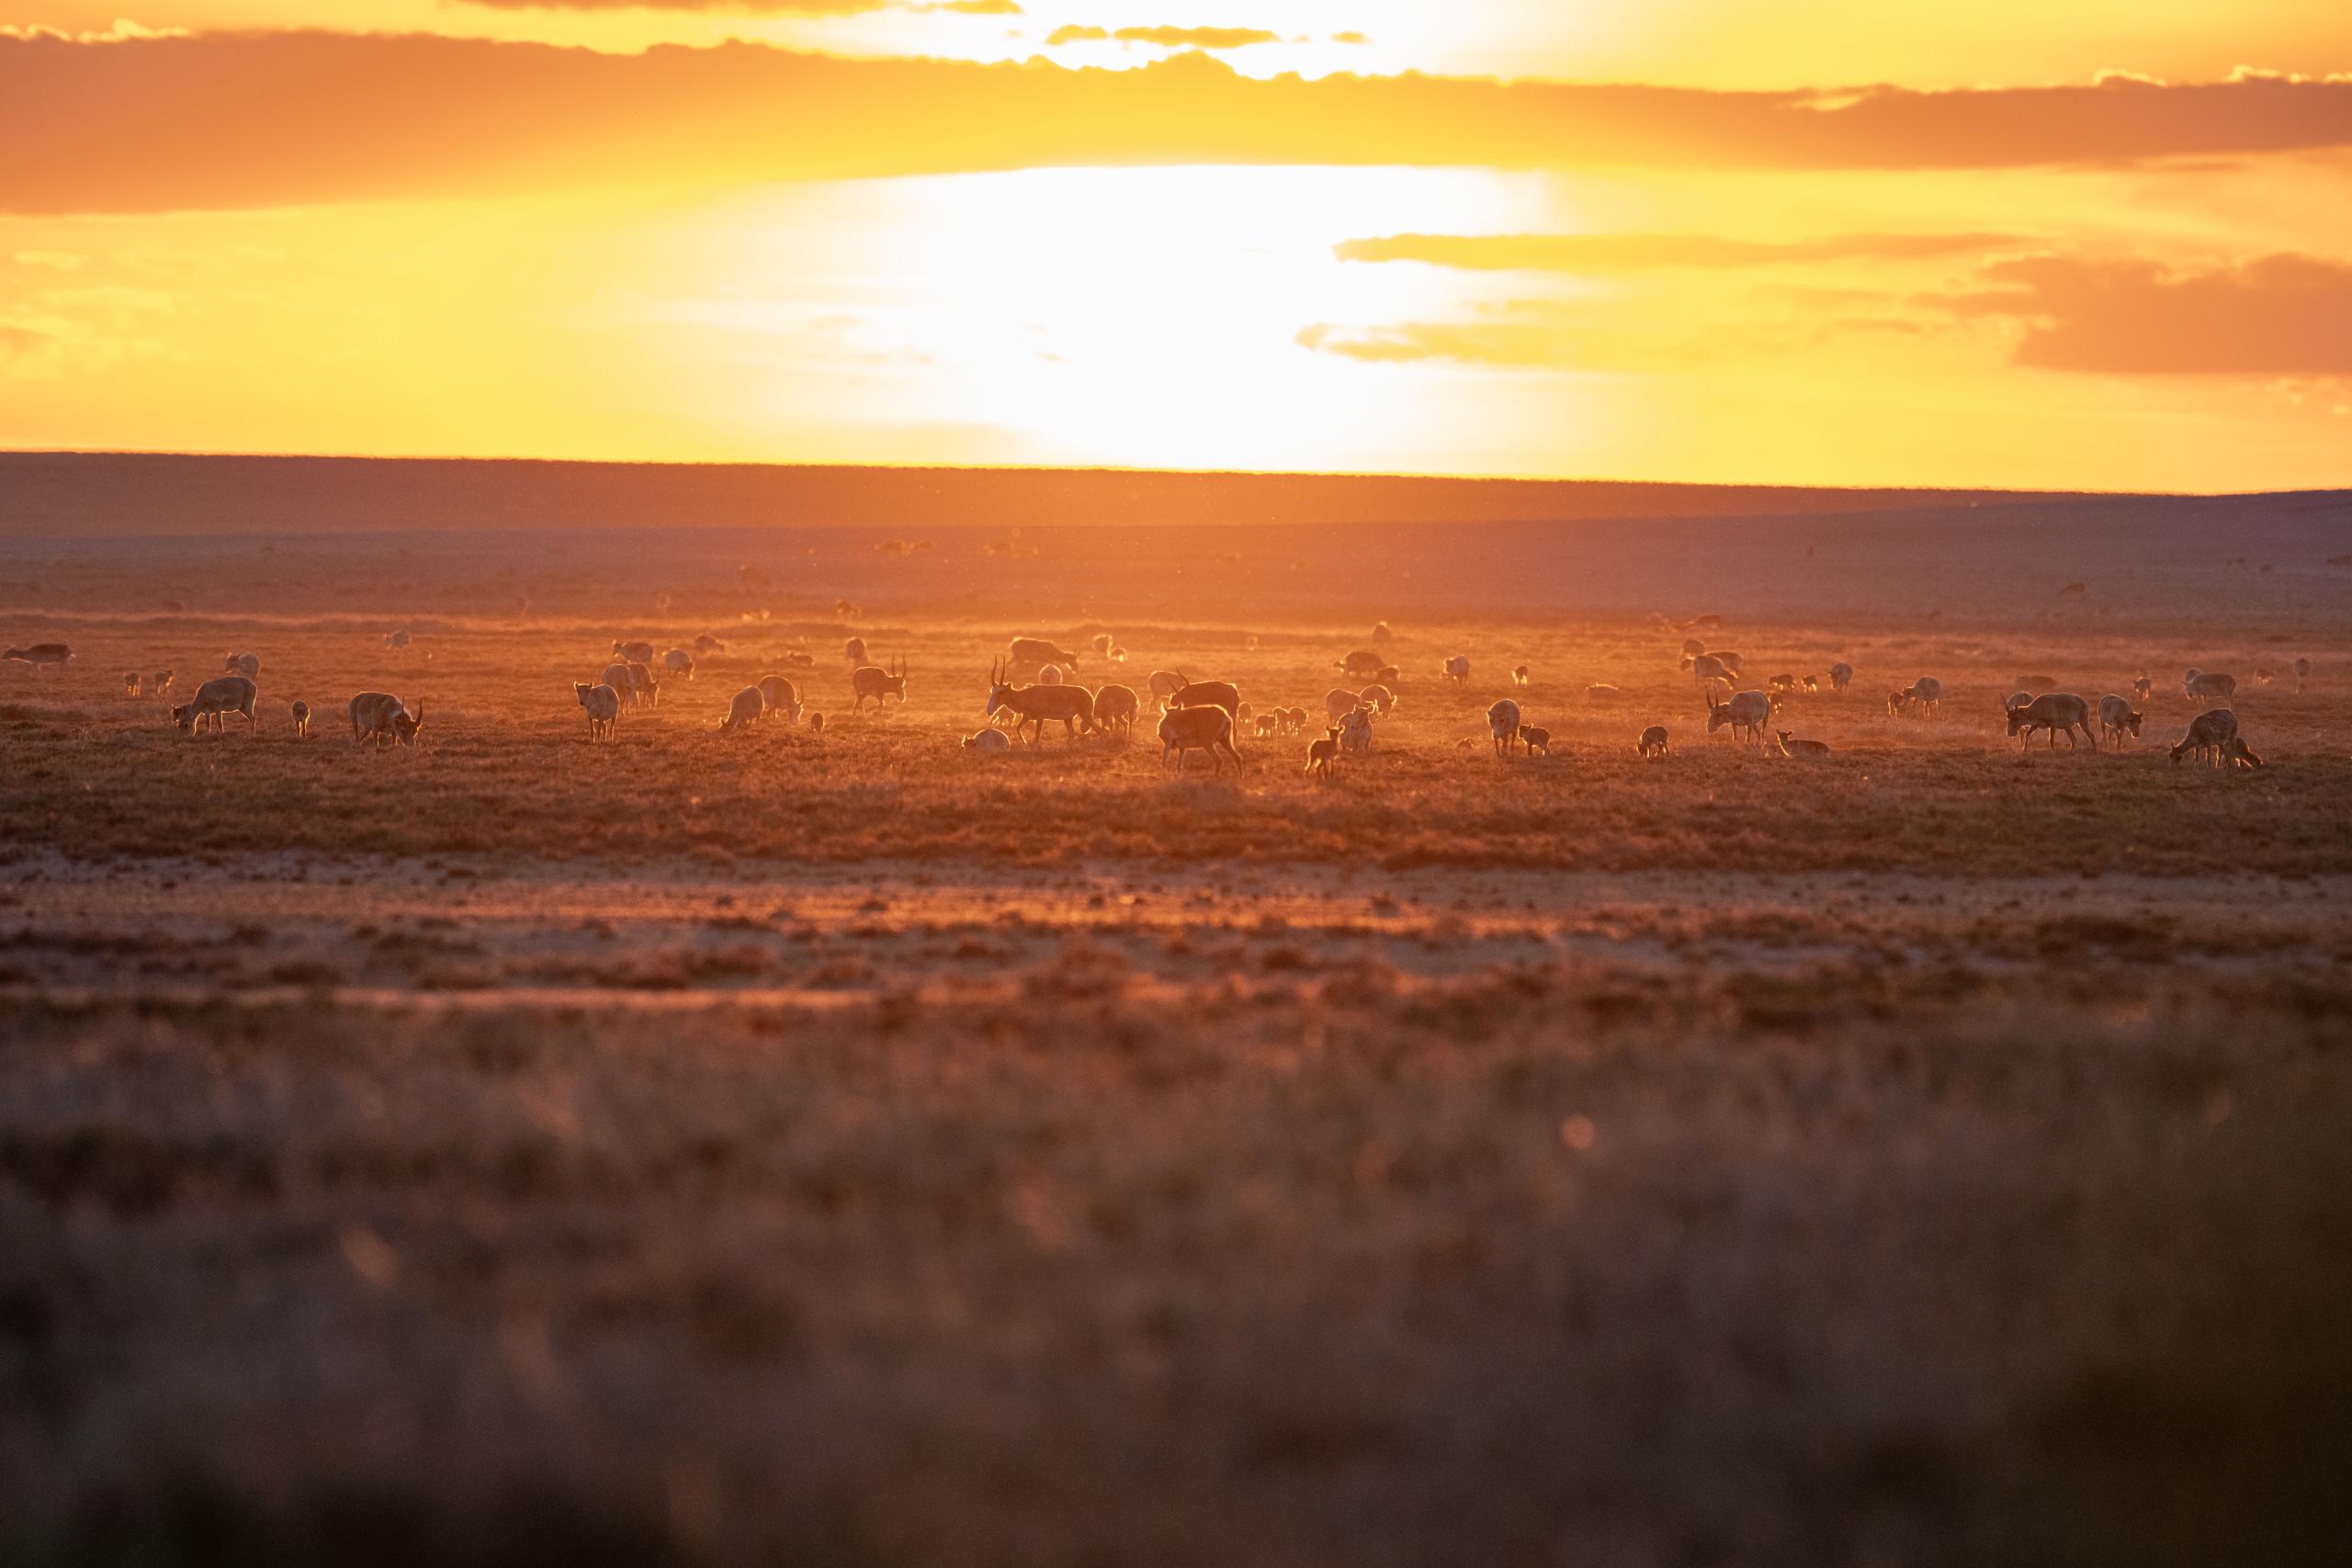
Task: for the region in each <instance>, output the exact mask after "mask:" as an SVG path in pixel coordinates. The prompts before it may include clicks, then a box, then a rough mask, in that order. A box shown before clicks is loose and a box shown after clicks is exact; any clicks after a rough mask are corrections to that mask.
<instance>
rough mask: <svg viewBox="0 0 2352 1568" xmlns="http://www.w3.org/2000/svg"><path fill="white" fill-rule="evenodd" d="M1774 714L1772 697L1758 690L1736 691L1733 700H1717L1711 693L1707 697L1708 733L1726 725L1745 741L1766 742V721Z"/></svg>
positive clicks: (1759, 743) (1760, 743)
mask: <svg viewBox="0 0 2352 1568" xmlns="http://www.w3.org/2000/svg"><path fill="white" fill-rule="evenodd" d="M1771 716H1772V699H1771V698H1770V697H1768V696H1766V695H1765V694H1763V693H1761V692H1758V691H1746V692H1735V693H1734V694H1732V698H1731V701H1729V702H1727V703H1719V702H1717V701H1716V700H1715V699H1714V697H1713V694H1710V695H1709V696H1708V698H1707V733H1708V734H1710V735H1713V733H1714V732H1715V731H1716V730H1718V729H1721V728H1724V726H1725V725H1729V726H1730V727H1731V730H1732V733H1733V734H1734V735H1736V736H1738V737H1739V738H1740V739H1741V740H1743V741H1751V740H1752V741H1754V742H1755V743H1756V744H1757V745H1758V746H1761V745H1762V744H1763V743H1764V721H1765V720H1766V719H1769V718H1770V717H1771Z"/></svg>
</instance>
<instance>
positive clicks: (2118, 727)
mask: <svg viewBox="0 0 2352 1568" xmlns="http://www.w3.org/2000/svg"><path fill="white" fill-rule="evenodd" d="M2146 716H2147V715H2145V714H2143V713H2142V712H2141V711H2140V710H2139V709H2138V708H2135V707H2133V706H2132V705H2131V704H2130V703H2127V702H2125V701H2124V700H2123V699H2122V698H2121V697H2119V696H2117V695H2115V694H2113V693H2109V694H2108V695H2106V696H2103V697H2101V698H2099V700H2098V737H2099V739H2100V740H2101V741H2103V742H2107V743H2109V744H2111V745H2114V746H2117V747H2120V746H2121V745H2122V744H2123V738H2124V736H2126V735H2130V736H2131V739H2134V740H2137V739H2139V738H2140V721H2141V720H2142V719H2143V718H2145V717H2146Z"/></svg>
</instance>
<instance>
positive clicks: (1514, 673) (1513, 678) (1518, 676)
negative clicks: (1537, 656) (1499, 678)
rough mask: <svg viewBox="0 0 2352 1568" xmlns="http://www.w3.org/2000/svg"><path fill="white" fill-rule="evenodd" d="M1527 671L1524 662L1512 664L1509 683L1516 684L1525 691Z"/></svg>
mask: <svg viewBox="0 0 2352 1568" xmlns="http://www.w3.org/2000/svg"><path fill="white" fill-rule="evenodd" d="M1528 673H1529V671H1528V668H1527V666H1526V665H1524V664H1519V665H1514V666H1512V668H1511V672H1510V683H1511V684H1512V685H1514V686H1517V687H1518V688H1519V689H1520V690H1521V691H1522V692H1523V691H1525V690H1526V689H1527V678H1528Z"/></svg>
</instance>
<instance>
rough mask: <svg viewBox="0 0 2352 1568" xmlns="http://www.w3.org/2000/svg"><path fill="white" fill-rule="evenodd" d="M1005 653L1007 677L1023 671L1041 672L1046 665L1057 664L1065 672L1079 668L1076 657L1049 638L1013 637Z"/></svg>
mask: <svg viewBox="0 0 2352 1568" xmlns="http://www.w3.org/2000/svg"><path fill="white" fill-rule="evenodd" d="M1006 652H1007V656H1006V660H1005V666H1004V671H1005V673H1006V674H1008V675H1011V674H1013V673H1016V672H1017V671H1023V670H1039V671H1042V669H1043V668H1044V666H1046V665H1048V664H1058V665H1060V666H1061V667H1062V668H1063V669H1065V670H1076V669H1078V668H1080V665H1079V662H1078V655H1077V654H1075V653H1071V652H1069V650H1068V649H1063V648H1061V647H1059V646H1058V645H1057V644H1056V643H1055V642H1054V641H1053V640H1052V639H1051V638H1049V637H1014V638H1013V639H1012V644H1011V646H1010V648H1009V649H1007V650H1006Z"/></svg>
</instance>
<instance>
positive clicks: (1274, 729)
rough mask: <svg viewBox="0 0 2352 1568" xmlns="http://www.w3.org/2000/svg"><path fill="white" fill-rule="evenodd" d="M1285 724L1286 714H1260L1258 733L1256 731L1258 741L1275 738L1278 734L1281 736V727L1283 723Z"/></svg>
mask: <svg viewBox="0 0 2352 1568" xmlns="http://www.w3.org/2000/svg"><path fill="white" fill-rule="evenodd" d="M1285 722H1286V714H1282V713H1261V714H1260V715H1259V716H1258V731H1257V733H1258V739H1261V740H1271V739H1273V738H1274V737H1275V736H1277V735H1279V734H1281V733H1282V730H1283V725H1284V723H1285Z"/></svg>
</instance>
